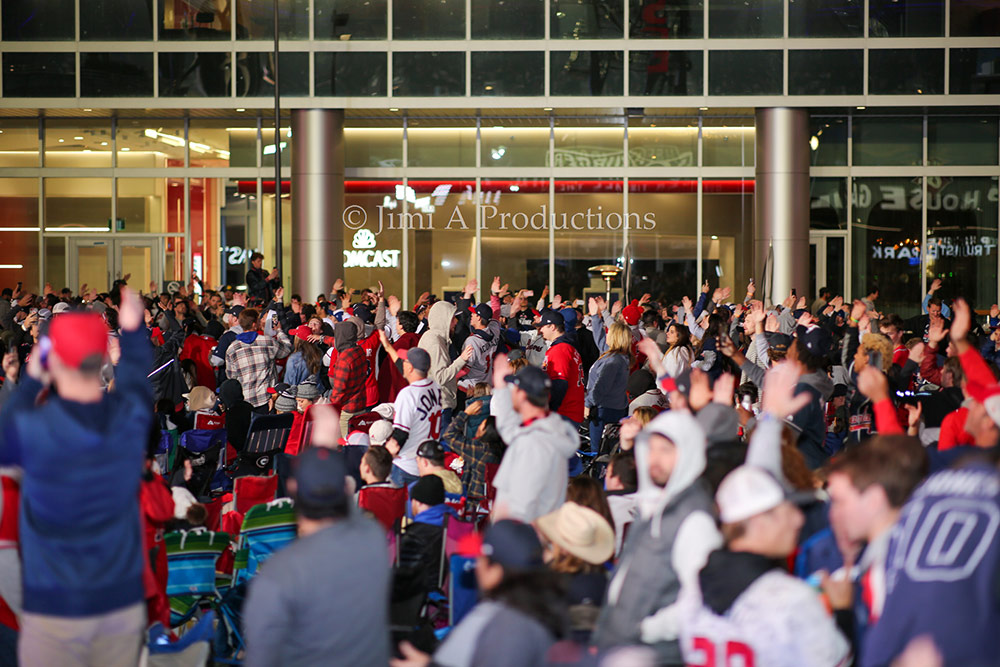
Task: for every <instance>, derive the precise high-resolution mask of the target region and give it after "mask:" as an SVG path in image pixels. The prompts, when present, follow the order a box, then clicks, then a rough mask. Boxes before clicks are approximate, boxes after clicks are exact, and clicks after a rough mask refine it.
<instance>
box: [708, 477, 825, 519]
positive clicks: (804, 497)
mask: <svg viewBox="0 0 1000 667" xmlns="http://www.w3.org/2000/svg"><path fill="white" fill-rule="evenodd" d="M815 499H816V495H815V494H814V493H810V492H789V491H787V490H786V489H785V488H784V487H783V486H782V484H781V483H780V482H779V481H778V480H777V479H775V478H774V475H772V474H771V473H769V472H768V471H767V470H764V469H763V468H759V467H757V466H750V465H742V466H740V467H738V468H736V469H735V470H733V471H732V472H731V473H729V474H728V475H726V477H725V478H724V479H723V480H722V483H721V484H719V490H718V491H716V493H715V502H716V504H717V505H718V506H719V518H720V519H721V520H722V523H737V522H739V521H744V520H746V519H749V518H750V517H752V516H756V515H758V514H763V513H764V512H767V511H769V510H773V509H774V508H775V507H777V506H778V505H780V504H781V503H783V502H786V501H787V502H791V503H794V504H796V505H801V504H806V503H808V502H810V501H812V500H815Z"/></svg>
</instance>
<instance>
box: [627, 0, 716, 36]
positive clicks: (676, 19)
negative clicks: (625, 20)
mask: <svg viewBox="0 0 1000 667" xmlns="http://www.w3.org/2000/svg"><path fill="white" fill-rule="evenodd" d="M630 2H631V4H630V5H629V11H630V14H629V16H630V20H631V23H632V25H631V28H630V29H629V37H632V38H633V39H700V38H701V37H703V36H704V23H705V21H704V16H705V5H704V2H702V1H701V0H630Z"/></svg>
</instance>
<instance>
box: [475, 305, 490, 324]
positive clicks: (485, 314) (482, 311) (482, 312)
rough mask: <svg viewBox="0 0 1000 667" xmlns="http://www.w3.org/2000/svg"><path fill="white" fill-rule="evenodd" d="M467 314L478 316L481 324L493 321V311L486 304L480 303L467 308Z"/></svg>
mask: <svg viewBox="0 0 1000 667" xmlns="http://www.w3.org/2000/svg"><path fill="white" fill-rule="evenodd" d="M469 312H470V313H475V314H476V315H479V319H481V320H482V321H483V322H489V321H490V320H492V319H493V309H492V308H490V307H489V305H488V304H485V303H481V304H479V305H476V306H469Z"/></svg>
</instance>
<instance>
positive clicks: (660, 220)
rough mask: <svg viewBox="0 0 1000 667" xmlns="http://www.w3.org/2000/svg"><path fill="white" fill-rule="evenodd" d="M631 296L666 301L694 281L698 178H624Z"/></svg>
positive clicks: (689, 288)
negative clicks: (642, 296) (649, 296)
mask: <svg viewBox="0 0 1000 667" xmlns="http://www.w3.org/2000/svg"><path fill="white" fill-rule="evenodd" d="M628 192H629V195H628V211H629V212H628V230H629V231H628V234H629V237H628V238H629V252H630V255H631V259H632V265H631V271H630V274H631V292H632V294H644V293H646V292H648V293H650V294H652V295H653V299H654V300H656V301H662V302H664V303H670V302H673V301H676V300H677V299H678V298H679V295H681V294H687V293H690V290H692V289H695V288H696V286H697V284H698V182H697V181H696V180H694V179H680V180H648V181H643V180H634V179H629V182H628Z"/></svg>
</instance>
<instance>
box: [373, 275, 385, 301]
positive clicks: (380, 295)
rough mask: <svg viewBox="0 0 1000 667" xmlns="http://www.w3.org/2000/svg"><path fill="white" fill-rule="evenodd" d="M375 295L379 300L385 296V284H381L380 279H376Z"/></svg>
mask: <svg viewBox="0 0 1000 667" xmlns="http://www.w3.org/2000/svg"><path fill="white" fill-rule="evenodd" d="M375 297H376V298H377V299H378V300H379V301H381V300H382V299H383V298H384V297H385V285H383V284H382V281H381V280H380V281H378V292H376V293H375Z"/></svg>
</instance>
